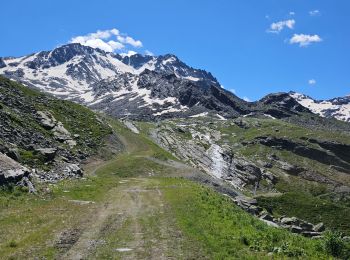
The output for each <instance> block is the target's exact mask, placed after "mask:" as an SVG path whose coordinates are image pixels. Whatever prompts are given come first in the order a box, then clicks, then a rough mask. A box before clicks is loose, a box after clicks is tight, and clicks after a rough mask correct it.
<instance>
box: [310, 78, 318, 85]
mask: <svg viewBox="0 0 350 260" xmlns="http://www.w3.org/2000/svg"><path fill="white" fill-rule="evenodd" d="M308 83H309V85H315V84H316V80H315V79H309V81H308Z"/></svg>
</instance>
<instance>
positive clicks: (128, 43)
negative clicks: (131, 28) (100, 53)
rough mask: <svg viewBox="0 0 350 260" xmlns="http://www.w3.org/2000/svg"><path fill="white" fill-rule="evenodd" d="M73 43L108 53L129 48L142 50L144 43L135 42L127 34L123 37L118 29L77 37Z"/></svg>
mask: <svg viewBox="0 0 350 260" xmlns="http://www.w3.org/2000/svg"><path fill="white" fill-rule="evenodd" d="M70 42H71V43H80V44H81V45H85V46H90V47H92V48H99V49H101V50H104V51H106V52H114V51H116V50H122V49H125V48H128V47H131V48H140V47H142V42H141V41H140V40H135V39H133V38H132V37H130V36H127V35H125V34H123V35H121V33H120V31H119V30H118V29H115V28H113V29H111V30H104V31H101V30H98V31H97V32H95V33H89V34H87V35H82V36H76V37H73V38H72V39H71V40H70Z"/></svg>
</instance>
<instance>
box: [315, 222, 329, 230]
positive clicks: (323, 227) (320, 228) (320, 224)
mask: <svg viewBox="0 0 350 260" xmlns="http://www.w3.org/2000/svg"><path fill="white" fill-rule="evenodd" d="M325 229H326V228H325V226H324V224H323V223H322V222H321V223H318V224H317V225H315V226H314V227H313V231H315V232H323V231H325Z"/></svg>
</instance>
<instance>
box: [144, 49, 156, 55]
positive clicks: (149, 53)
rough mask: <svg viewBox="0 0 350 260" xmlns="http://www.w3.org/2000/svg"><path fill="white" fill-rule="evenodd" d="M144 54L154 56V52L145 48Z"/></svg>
mask: <svg viewBox="0 0 350 260" xmlns="http://www.w3.org/2000/svg"><path fill="white" fill-rule="evenodd" d="M145 54H146V55H148V56H154V53H153V52H151V51H149V50H145Z"/></svg>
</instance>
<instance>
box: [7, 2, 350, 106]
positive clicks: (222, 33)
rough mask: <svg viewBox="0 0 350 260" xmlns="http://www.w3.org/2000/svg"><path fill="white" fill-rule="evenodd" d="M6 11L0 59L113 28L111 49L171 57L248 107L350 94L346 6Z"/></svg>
mask: <svg viewBox="0 0 350 260" xmlns="http://www.w3.org/2000/svg"><path fill="white" fill-rule="evenodd" d="M1 7H2V8H1V9H2V12H1V16H0V23H1V25H2V26H1V27H0V35H1V45H0V56H20V55H25V54H29V53H32V52H36V51H40V50H50V49H52V48H54V47H56V46H58V45H61V44H64V43H67V42H69V41H71V40H72V39H74V38H75V39H76V37H78V36H85V37H86V35H89V33H95V32H97V31H98V30H100V31H104V30H111V29H113V28H115V29H117V30H118V31H119V32H118V33H119V34H120V36H121V38H120V39H119V40H118V39H117V38H116V36H115V35H112V36H111V37H110V39H109V40H113V41H115V42H119V43H122V44H123V46H125V48H124V49H121V50H118V49H116V50H115V51H116V52H125V51H128V50H136V51H138V52H141V53H144V52H145V51H146V50H148V51H150V52H152V53H154V54H156V55H159V54H166V53H173V54H175V55H177V56H178V57H179V58H180V59H181V60H183V61H184V62H186V63H187V64H188V65H190V66H192V67H197V68H202V69H206V70H207V71H210V72H212V73H213V75H214V76H215V77H217V78H218V80H219V81H220V83H221V84H222V85H223V86H224V87H225V88H226V89H230V90H232V91H235V93H236V94H237V95H238V96H240V97H247V98H249V99H250V100H256V99H259V98H261V97H263V96H264V95H266V94H268V93H271V92H278V91H289V90H294V91H298V92H302V93H305V94H308V95H310V96H312V97H314V98H318V99H324V98H331V97H335V96H344V95H348V94H350V70H349V69H350V26H349V25H350V1H348V0H336V1H331V0H318V1H314V0H308V1H305V0H255V1H253V0H215V1H214V0H211V1H209V0H176V1H170V0H153V1H152V0H150V1H144V0H138V1H136V0H128V1H118V0H114V1H113V0H108V1H107V0H100V1H89V0H85V1H82V0H81V1H78V0H75V1H73V0H70V1H67V0H60V1H53V0H52V1H43V0H41V1H39V0H31V1H26V0H22V1H19V0H12V1H3V3H2V4H1ZM127 36H129V37H131V38H127ZM113 37H114V38H115V39H114V38H113ZM84 39H86V38H84ZM128 39H129V40H128ZM130 39H132V40H134V42H133V41H130ZM102 40H104V39H102ZM104 41H105V40H104ZM138 41H140V42H141V44H139V42H138ZM141 45H142V47H141ZM114 46H115V47H116V48H119V47H121V46H119V45H118V46H117V45H114Z"/></svg>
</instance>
